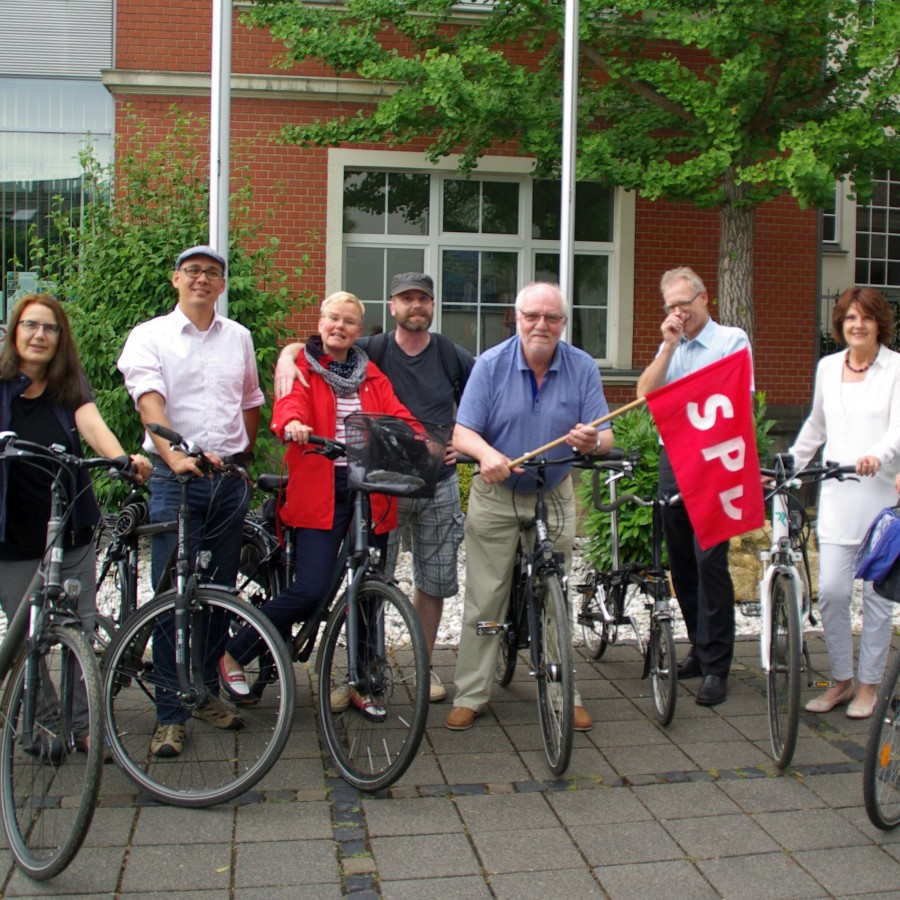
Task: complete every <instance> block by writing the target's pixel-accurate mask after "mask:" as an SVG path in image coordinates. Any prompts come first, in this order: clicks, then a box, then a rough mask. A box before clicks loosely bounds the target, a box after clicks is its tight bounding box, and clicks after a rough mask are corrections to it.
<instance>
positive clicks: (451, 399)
mask: <svg viewBox="0 0 900 900" xmlns="http://www.w3.org/2000/svg"><path fill="white" fill-rule="evenodd" d="M389 308H390V311H391V315H392V316H393V317H394V320H395V321H396V323H397V327H396V328H395V329H394V330H393V331H390V332H389V333H388V334H377V335H374V336H373V337H368V338H361V339H360V340H358V341H357V342H356V346H357V348H361V349H363V350H364V351H365V352H366V353H367V354H368V356H369V358H370V359H371V360H372V362H373V363H375V365H376V366H378V368H379V369H381V370H382V371H383V372H384V374H385V375H387V377H388V378H389V379H390V382H391V386H392V387H393V388H394V392H395V393H396V394H397V397H398V398H399V399H400V401H401V403H403V405H404V406H406V408H407V409H409V411H410V412H411V413H412V414H413V415H414V416H415V417H416V418H417V419H419V420H420V421H422V422H432V423H435V424H442V425H451V424H452V423H453V419H454V406H455V404H456V403H458V402H459V398H460V396H461V394H462V389H463V387H464V386H465V383H466V379H467V378H468V377H469V372H471V371H472V366H473V365H475V360H474V358H473V357H472V354H471V353H469V351H468V350H466V349H465V348H464V347H461V346H460V345H459V344H455V343H454V342H453V341H451V340H450V339H449V338H447V337H444V335H441V334H437V333H436V332H431V331H429V328H430V327H431V322H432V319H433V318H434V282H433V281H432V280H431V276H430V275H426V274H425V273H424V272H404V273H402V274H399V275H395V276H394V277H393V279H392V280H391V298H390V304H389ZM299 347H300V345H299V344H289V345H288V346H287V347H285V348H284V350H283V351H282V353H281V356H280V357H279V360H278V366H277V368H276V370H275V394H276V396H281V395H282V394H284V393H287V392H288V391H289V390H290V388H291V385H292V384H293V381H294V378H295V377H296V376H297V367H296V366H295V365H294V360H295V359H296V357H297V352H298V350H299ZM444 461H445V463H446V467H445V470H444V472H443V474H442V476H441V478H440V480H439V482H438V486H437V491H436V492H435V496H434V497H433V498H431V499H427V500H426V499H412V498H409V497H399V498H398V500H397V511H398V514H399V527H398V528H397V529H396V530H395V531H393V532H391V536H390V540H389V543H388V555H387V560H386V565H385V571H386V572H387V573H388V575H392V574H393V571H394V567H395V565H396V562H397V552H398V550H399V545H400V541H401V537H402V535H403V534H404V533H406V534H408V535H409V539H410V542H411V546H412V558H413V582H414V584H415V591H414V593H413V606H414V607H415V609H416V612H417V613H418V614H419V620H420V621H421V623H422V631H423V632H424V634H425V641H426V644H427V645H428V658H429V660H430V659H431V654H432V651H433V650H434V644H435V641H436V640H437V633H438V628H439V626H440V623H441V616H442V615H443V609H444V600H445V599H446V598H447V597H452V596H453V595H454V594H456V592H457V591H458V590H459V584H458V582H457V574H456V558H457V551H458V550H459V545H460V542H461V541H462V536H463V525H464V519H463V515H462V512H461V510H460V505H459V480H458V479H457V476H456V451H455V450H454V449H453V447H452V444H451V445H448V448H447V455H446V457H445V460H444ZM429 696H430V698H431V701H432V702H438V701H440V700H444V699H445V698H446V696H447V689H446V688H445V687H444V685H443V683H442V682H441V679H440V677H439V676H438V674H437V672H435V671H434V670H432V672H431V685H430V694H429Z"/></svg>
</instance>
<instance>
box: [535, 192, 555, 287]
mask: <svg viewBox="0 0 900 900" xmlns="http://www.w3.org/2000/svg"><path fill="white" fill-rule="evenodd" d="M559 190H560V188H559V182H558V181H547V180H546V179H542V180H540V181H535V183H534V191H533V194H532V198H531V236H532V237H533V238H535V239H536V240H542V241H558V240H559ZM538 280H541V279H538ZM543 280H545V281H546V280H547V279H543ZM554 280H555V279H554Z"/></svg>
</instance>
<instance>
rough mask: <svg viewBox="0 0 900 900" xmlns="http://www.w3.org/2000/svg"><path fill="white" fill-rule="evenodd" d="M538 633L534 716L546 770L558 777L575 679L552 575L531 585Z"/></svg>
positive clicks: (567, 746)
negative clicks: (538, 724) (540, 737)
mask: <svg viewBox="0 0 900 900" xmlns="http://www.w3.org/2000/svg"><path fill="white" fill-rule="evenodd" d="M535 599H536V600H537V603H538V611H539V628H540V634H537V635H532V636H531V639H532V641H537V659H538V669H537V686H538V713H539V715H540V720H541V733H542V736H543V738H544V752H545V753H546V755H547V762H548V764H549V765H550V771H551V772H553V774H554V775H562V774H563V772H565V771H566V769H567V768H568V766H569V760H570V759H571V758H572V741H573V738H574V730H573V727H572V725H573V721H572V717H573V715H574V708H575V676H574V674H573V668H572V634H571V629H570V628H569V611H568V608H567V606H566V600H565V595H564V594H563V588H562V582H561V581H560V577H559V575H558V574H556V573H555V572H548V573H544V574H542V575H539V576H538V578H537V584H536V586H535Z"/></svg>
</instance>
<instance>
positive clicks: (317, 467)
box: [219, 291, 413, 714]
mask: <svg viewBox="0 0 900 900" xmlns="http://www.w3.org/2000/svg"><path fill="white" fill-rule="evenodd" d="M364 314H365V307H364V306H363V304H362V301H360V299H359V298H358V297H356V296H355V295H354V294H350V293H347V292H346V291H338V292H337V293H335V294H332V295H331V296H329V297H327V298H326V299H325V300H324V301H323V302H322V310H321V314H320V316H319V326H318V334H316V335H314V336H313V337H311V338H310V339H309V340H308V341H307V343H306V346H305V347H304V349H303V352H302V353H300V354H299V356H298V358H297V368H298V369H299V370H300V377H299V378H297V379H296V380H295V381H294V388H293V390H292V391H291V393H290V394H288V395H287V396H285V397H282V398H281V399H280V400H277V401H276V402H275V409H274V411H273V413H272V430H273V431H274V432H275V434H277V435H279V437H283V438H284V439H285V440H286V441H289V442H290V444H289V446H288V451H287V464H288V476H289V477H288V486H287V502H286V503H285V505H284V507H283V509H282V511H281V517H282V519H283V520H284V522H285V523H287V524H288V525H291V526H293V527H294V528H296V529H297V530H296V531H295V536H296V577H295V580H294V581H293V583H292V584H291V585H290V586H289V587H288V588H287V589H286V590H285V591H284V592H283V593H281V594H279V596H277V597H275V598H274V599H273V600H270V601H269V602H268V603H266V604H265V605H264V606H263V607H262V611H263V612H264V613H265V614H266V615H267V616H268V617H269V618H270V619H271V620H272V622H273V623H274V625H275V627H276V628H277V629H278V631H279V632H280V633H281V634H282V636H283V637H284V638H285V639H286V640H288V639H289V638H290V633H291V628H292V627H293V626H294V625H295V624H296V623H298V622H304V621H306V620H307V619H308V618H309V617H310V616H311V615H313V614H314V613H315V612H316V611H317V610H318V607H319V604H321V603H322V602H324V601H325V599H326V592H327V591H328V587H329V582H330V580H331V575H332V573H333V571H334V566H335V562H336V560H337V558H338V554H339V552H340V546H341V541H342V540H343V537H344V534H345V532H346V531H347V525H348V523H349V521H350V517H351V514H352V512H353V505H352V500H351V496H350V492H349V489H348V486H347V465H346V462H347V461H346V459H338V460H330V459H326V458H325V457H324V456H322V455H321V454H319V453H312V452H309V448H307V447H306V446H305V445H306V444H307V442H308V440H309V436H310V434H316V435H319V436H321V437H329V438H335V439H337V440H339V441H343V440H344V418H345V417H346V416H348V415H349V414H350V413H353V412H359V411H362V412H373V413H387V414H389V415H393V416H400V417H402V418H404V419H406V420H408V421H412V420H413V417H412V415H411V414H410V412H409V410H408V409H407V408H406V407H405V406H404V405H403V404H402V403H401V402H400V401H399V400H398V399H397V396H396V395H395V394H394V390H393V388H392V387H391V384H390V382H389V381H388V379H387V377H386V376H385V375H384V374H383V373H382V372H381V370H380V369H378V367H377V366H376V365H375V364H374V363H372V362H370V361H369V358H368V357H367V356H366V354H365V353H364V352H363V351H362V350H361V349H359V348H358V347H354V346H353V345H354V343H355V341H356V339H357V338H358V337H359V336H360V334H361V333H362V324H363V316H364ZM371 503H372V521H373V525H374V532H375V535H376V537H377V539H378V541H379V543H380V544H381V545H382V547H381V550H382V558H384V557H385V554H386V550H387V533H388V532H389V531H391V530H392V529H393V528H396V527H397V506H396V501H395V500H393V499H392V498H390V497H386V496H383V495H380V494H373V495H372V498H371ZM258 652H259V648H258V647H256V646H255V642H254V640H253V632H252V631H250V630H249V629H245V630H244V631H243V632H241V633H240V634H238V635H237V636H236V637H235V638H234V639H233V640H231V641H230V642H229V644H228V645H227V647H226V652H225V654H224V655H223V656H222V659H221V660H220V662H219V677H220V680H221V682H222V686H223V688H224V690H225V691H226V693H227V694H228V696H229V697H230V698H231V699H232V700H234V701H235V702H237V703H240V702H242V701H246V700H247V699H248V697H249V694H250V688H249V685H248V684H247V681H246V680H245V678H244V672H243V666H244V664H245V663H247V662H249V661H250V660H251V659H253V658H254V657H255V656H256V655H257V653H258ZM348 699H349V698H348ZM353 700H354V702H356V703H357V705H360V706H363V705H365V704H366V703H367V702H368V701H367V700H366V698H353ZM364 712H365V710H364ZM372 714H377V711H375V710H373V711H372Z"/></svg>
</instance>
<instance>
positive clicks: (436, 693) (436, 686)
mask: <svg viewBox="0 0 900 900" xmlns="http://www.w3.org/2000/svg"><path fill="white" fill-rule="evenodd" d="M428 699H429V700H430V701H431V702H432V703H440V702H441V700H446V699H447V688H445V687H444V683H443V682H442V681H441V677H440V675H438V673H437V672H435V671H434V669H432V670H431V683H430V684H429V685H428Z"/></svg>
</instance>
